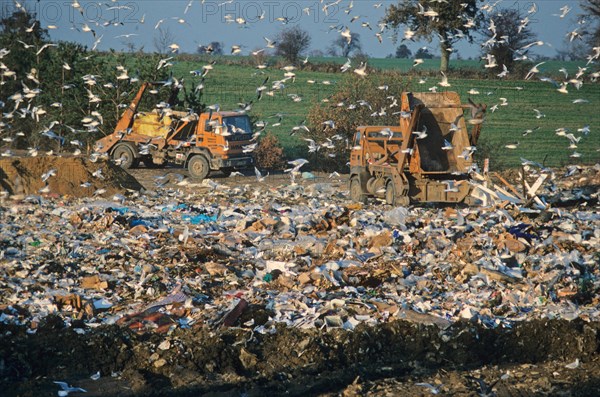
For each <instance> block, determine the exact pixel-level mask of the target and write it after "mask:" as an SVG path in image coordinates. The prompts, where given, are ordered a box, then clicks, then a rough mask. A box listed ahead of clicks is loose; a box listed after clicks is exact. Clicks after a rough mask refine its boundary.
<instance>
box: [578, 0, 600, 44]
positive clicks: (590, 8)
mask: <svg viewBox="0 0 600 397" xmlns="http://www.w3.org/2000/svg"><path fill="white" fill-rule="evenodd" d="M581 8H582V9H583V10H584V11H586V15H585V16H584V17H583V19H584V20H586V19H588V18H589V17H591V18H589V19H591V26H590V27H589V28H587V29H586V31H585V32H584V36H585V37H586V38H587V41H588V43H589V45H590V47H598V46H600V0H582V2H581ZM589 19H588V21H589Z"/></svg>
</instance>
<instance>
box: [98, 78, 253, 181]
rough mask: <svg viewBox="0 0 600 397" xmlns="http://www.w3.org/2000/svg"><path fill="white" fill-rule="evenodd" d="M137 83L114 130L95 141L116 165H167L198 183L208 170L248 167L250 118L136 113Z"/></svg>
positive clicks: (225, 114) (221, 114)
mask: <svg viewBox="0 0 600 397" xmlns="http://www.w3.org/2000/svg"><path fill="white" fill-rule="evenodd" d="M151 85H152V83H148V82H146V83H143V84H142V86H141V87H140V89H139V91H138V92H137V94H136V96H135V98H134V99H133V101H132V102H131V104H130V105H129V107H128V108H127V109H126V110H125V112H124V113H123V116H121V118H120V119H119V121H118V122H117V125H116V127H115V129H114V132H113V133H112V134H110V135H107V136H105V137H104V138H102V139H100V140H98V141H97V142H96V146H95V149H96V151H98V152H99V153H109V155H110V156H111V158H112V159H113V160H115V161H116V162H117V163H118V164H120V165H121V167H123V168H125V169H128V168H132V167H136V166H137V165H138V164H139V163H140V161H141V162H143V163H144V164H145V165H146V166H148V167H151V166H162V165H165V164H166V163H167V162H170V163H174V164H178V165H181V166H183V167H186V168H187V170H188V171H189V174H190V177H192V178H196V179H200V180H202V179H204V178H206V177H207V176H208V174H209V172H210V171H216V170H220V171H221V172H223V173H224V174H225V175H229V174H230V173H231V172H232V171H233V170H235V169H244V168H249V167H251V166H252V165H253V164H254V158H253V155H252V148H253V146H254V144H255V142H254V140H253V136H252V123H251V121H250V117H248V115H247V114H246V113H244V112H220V111H210V112H203V113H200V114H195V113H189V112H181V111H176V110H171V109H170V108H168V107H166V108H162V109H160V110H159V109H155V110H152V111H151V112H141V111H138V106H139V104H140V102H141V100H142V98H143V96H144V92H145V91H146V89H147V88H148V87H150V86H151Z"/></svg>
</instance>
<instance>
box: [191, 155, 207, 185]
mask: <svg viewBox="0 0 600 397" xmlns="http://www.w3.org/2000/svg"><path fill="white" fill-rule="evenodd" d="M188 171H189V173H190V176H191V177H192V178H197V179H204V178H206V177H207V176H208V172H209V171H210V169H209V167H208V160H206V157H204V156H200V155H198V156H194V157H192V158H191V159H190V161H189V163H188Z"/></svg>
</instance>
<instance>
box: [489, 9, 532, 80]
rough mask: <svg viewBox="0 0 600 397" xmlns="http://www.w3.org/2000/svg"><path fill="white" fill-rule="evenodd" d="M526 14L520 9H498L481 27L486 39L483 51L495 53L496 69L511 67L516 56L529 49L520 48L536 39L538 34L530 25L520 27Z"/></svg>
mask: <svg viewBox="0 0 600 397" xmlns="http://www.w3.org/2000/svg"><path fill="white" fill-rule="evenodd" d="M525 17H526V15H523V14H522V13H521V12H520V11H519V10H518V9H513V8H510V9H503V10H498V12H497V13H496V14H494V15H493V16H491V17H490V18H488V19H486V21H485V22H484V23H483V24H482V26H481V27H480V28H479V31H480V32H481V34H482V35H483V37H484V39H485V41H484V43H483V44H482V51H483V53H484V54H485V55H488V54H489V55H493V56H494V58H495V60H496V63H497V64H498V66H496V67H494V68H492V70H494V71H502V70H503V65H504V66H506V67H507V68H508V69H511V68H512V67H513V65H514V63H515V58H516V57H518V56H522V55H525V54H526V53H527V51H528V49H527V50H525V51H523V50H521V51H518V50H519V49H521V48H523V47H524V46H526V45H527V44H529V43H532V42H533V41H535V40H536V34H535V33H534V32H532V31H531V29H529V26H528V25H527V26H525V27H522V28H521V27H520V26H521V24H522V22H521V21H523V20H525Z"/></svg>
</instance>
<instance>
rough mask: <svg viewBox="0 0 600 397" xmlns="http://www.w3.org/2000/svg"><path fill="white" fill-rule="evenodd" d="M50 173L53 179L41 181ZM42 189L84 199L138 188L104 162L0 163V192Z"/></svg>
mask: <svg viewBox="0 0 600 397" xmlns="http://www.w3.org/2000/svg"><path fill="white" fill-rule="evenodd" d="M51 170H56V175H53V176H49V177H48V178H47V180H46V181H43V180H42V175H43V174H44V173H47V172H49V171H51ZM98 170H100V172H99V173H98ZM94 173H96V175H94ZM85 182H89V186H87V187H82V186H81V185H82V184H83V183H85ZM46 186H47V190H48V191H47V192H45V194H54V195H58V196H70V197H88V196H92V195H94V193H96V192H98V193H101V194H102V195H106V196H110V195H114V194H116V193H123V192H124V191H125V190H126V189H132V190H140V189H141V188H142V186H141V185H140V184H139V183H138V181H137V180H136V179H135V178H134V177H132V176H131V175H130V174H128V173H127V172H126V171H125V170H123V169H122V168H121V167H118V166H116V165H114V164H113V163H112V162H108V161H103V160H98V161H97V162H92V161H90V160H88V159H85V158H83V157H72V156H68V157H58V156H43V157H8V158H1V159H0V192H2V191H6V192H8V194H10V195H29V194H40V190H41V189H44V188H45V187H46Z"/></svg>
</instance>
